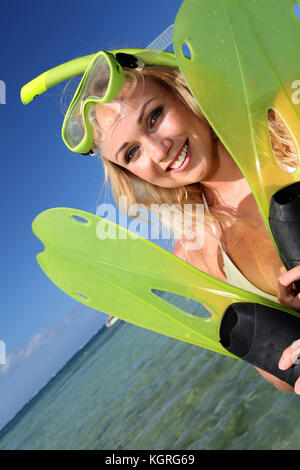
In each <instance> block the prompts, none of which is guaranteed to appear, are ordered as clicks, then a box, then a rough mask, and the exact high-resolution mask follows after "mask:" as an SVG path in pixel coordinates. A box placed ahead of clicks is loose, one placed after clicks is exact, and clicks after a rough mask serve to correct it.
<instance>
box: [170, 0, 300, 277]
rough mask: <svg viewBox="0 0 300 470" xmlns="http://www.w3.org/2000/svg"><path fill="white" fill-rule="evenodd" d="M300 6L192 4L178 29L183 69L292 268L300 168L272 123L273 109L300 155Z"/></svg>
mask: <svg viewBox="0 0 300 470" xmlns="http://www.w3.org/2000/svg"><path fill="white" fill-rule="evenodd" d="M294 3H296V2H295V1H293V0H276V1H273V0H207V1H206V0H201V1H197V2H195V1H194V0H184V2H183V3H182V5H181V7H180V10H179V12H178V14H177V16H176V20H175V24H174V50H175V54H176V59H177V62H178V64H179V66H180V68H181V71H182V72H183V74H184V76H185V79H186V81H187V83H188V85H189V88H190V90H191V91H192V93H193V95H194V97H195V98H196V100H197V102H198V104H199V107H200V109H201V110H202V112H203V113H204V115H205V116H206V118H207V120H208V121H209V123H210V124H211V126H212V127H213V129H214V130H215V132H216V133H217V135H218V136H219V138H220V139H221V141H222V142H223V143H224V145H225V147H226V148H227V150H228V151H229V153H230V154H231V155H232V157H233V158H234V159H235V161H236V163H237V164H238V166H239V167H240V169H241V171H242V173H243V174H244V176H245V178H246V179H247V181H248V183H249V185H250V187H251V190H252V192H253V194H254V196H255V199H256V201H257V204H258V208H259V210H260V212H261V214H262V216H263V219H264V222H265V225H266V227H267V229H268V230H269V232H270V235H271V237H272V240H273V243H274V245H275V247H276V249H277V251H278V252H279V254H280V255H281V257H282V259H283V261H284V262H285V263H286V266H287V267H288V268H291V267H293V266H296V265H299V264H300V243H299V240H300V183H299V180H300V165H299V164H298V167H297V169H295V171H294V172H287V171H284V170H282V169H281V168H280V167H279V165H278V164H277V161H276V159H275V157H274V154H273V150H272V146H271V141H270V136H269V130H268V121H267V117H268V110H269V109H274V110H275V111H276V112H277V113H278V115H279V116H280V117H281V119H282V121H283V122H284V123H285V125H286V127H287V129H288V131H289V133H290V135H291V137H292V138H293V141H294V144H295V146H296V148H297V150H298V152H299V142H300V119H299V117H300V99H299V87H300V61H299V51H298V49H299V47H298V45H299V44H300V21H299V20H298V19H297V18H296V16H295V14H294V10H293V4H294ZM297 3H298V4H299V2H297ZM184 48H188V49H189V52H190V57H185V56H184V53H185V54H186V49H184ZM186 55H187V54H186ZM282 188H283V189H282ZM280 190H281V191H280ZM269 219H270V220H269Z"/></svg>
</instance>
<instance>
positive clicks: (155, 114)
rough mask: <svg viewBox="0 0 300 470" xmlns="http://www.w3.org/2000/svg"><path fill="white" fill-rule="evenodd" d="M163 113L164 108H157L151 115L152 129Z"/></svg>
mask: <svg viewBox="0 0 300 470" xmlns="http://www.w3.org/2000/svg"><path fill="white" fill-rule="evenodd" d="M162 112H163V107H162V106H159V107H158V108H156V109H155V110H154V111H153V113H151V115H150V127H152V126H154V124H155V123H156V121H157V120H158V119H159V117H160V115H161V113H162Z"/></svg>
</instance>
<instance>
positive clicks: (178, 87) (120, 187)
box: [98, 66, 298, 232]
mask: <svg viewBox="0 0 300 470" xmlns="http://www.w3.org/2000/svg"><path fill="white" fill-rule="evenodd" d="M143 74H144V76H145V77H146V79H147V78H148V79H152V80H154V81H155V82H157V83H159V84H160V85H162V86H164V87H165V88H166V89H167V90H168V91H169V92H171V93H173V94H174V95H175V96H176V97H177V98H178V99H179V100H180V101H182V102H183V103H184V104H185V106H186V107H187V108H188V109H190V110H191V111H192V112H193V113H194V114H195V115H196V116H198V117H199V119H201V120H202V122H205V123H207V120H206V119H205V117H204V116H203V114H202V113H201V111H200V109H199V107H198V105H197V103H196V101H195V99H194V98H193V96H192V94H191V92H190V90H189V88H188V86H187V84H186V82H185V80H184V77H183V75H182V74H181V72H180V71H179V70H178V69H176V68H171V67H158V66H156V67H155V66H147V67H145V68H144V70H143ZM268 122H269V133H270V140H271V144H272V147H273V151H274V154H275V156H276V158H277V159H278V161H279V162H280V163H282V165H283V167H285V166H287V167H289V168H295V167H296V166H297V164H298V154H297V151H296V147H295V146H294V143H293V141H292V139H291V136H290V135H289V133H288V131H287V129H286V128H285V126H284V124H283V123H282V121H281V120H280V119H279V118H278V116H276V113H275V112H274V111H273V110H270V111H269V113H268ZM212 135H213V136H214V137H216V136H215V134H214V132H213V130H212ZM98 151H99V155H100V158H101V160H102V162H103V165H104V170H105V181H104V184H105V185H107V184H108V183H110V187H111V191H112V194H113V197H114V199H115V202H116V204H118V201H119V200H120V197H121V196H125V197H126V198H127V202H128V207H129V206H130V205H132V204H143V205H144V206H146V207H147V209H148V210H149V211H150V210H151V208H152V207H153V206H152V205H157V204H159V205H164V206H166V207H168V206H169V207H170V206H172V207H174V205H177V207H178V208H179V211H180V208H181V210H182V211H183V209H184V206H185V208H186V205H187V204H190V205H191V207H192V208H195V206H196V204H200V203H202V202H203V198H202V194H203V190H202V187H201V183H195V184H190V185H187V186H184V187H177V188H163V187H158V186H155V185H153V184H151V183H149V182H147V181H144V180H142V179H141V178H139V177H138V176H136V175H134V174H133V173H131V172H130V171H129V170H128V169H127V168H124V167H120V166H119V165H117V164H116V163H113V162H111V161H110V160H108V159H106V158H105V157H104V156H101V149H100V148H98ZM161 214H162V212H160V213H159V214H158V215H159V216H160V217H161ZM191 215H192V217H194V216H195V210H194V209H192V212H191ZM209 217H212V216H209ZM221 217H222V216H221ZM212 218H214V217H212ZM169 220H170V219H169ZM175 220H176V218H174V219H173V222H172V220H171V221H170V223H171V227H170V228H171V229H172V230H173V232H174V230H176V227H175V226H174V223H175ZM240 222H241V223H243V222H242V221H240ZM172 224H173V225H172ZM177 229H178V227H177Z"/></svg>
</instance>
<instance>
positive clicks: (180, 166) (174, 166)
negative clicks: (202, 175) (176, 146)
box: [167, 139, 191, 172]
mask: <svg viewBox="0 0 300 470" xmlns="http://www.w3.org/2000/svg"><path fill="white" fill-rule="evenodd" d="M190 160H191V150H190V145H189V141H188V139H187V140H186V141H185V143H184V145H183V146H182V148H181V149H180V151H179V152H178V153H177V155H176V157H175V158H174V159H173V160H172V161H171V163H170V165H169V166H168V168H167V171H172V172H179V171H183V170H185V168H186V167H187V166H188V164H189V163H190Z"/></svg>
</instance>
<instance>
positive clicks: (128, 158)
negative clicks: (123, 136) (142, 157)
mask: <svg viewBox="0 0 300 470" xmlns="http://www.w3.org/2000/svg"><path fill="white" fill-rule="evenodd" d="M138 149H139V147H138V146H137V145H136V146H135V147H131V149H129V150H128V152H126V155H125V160H126V162H127V163H129V162H130V161H131V160H132V159H133V157H134V156H135V154H136V152H137V151H138Z"/></svg>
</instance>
